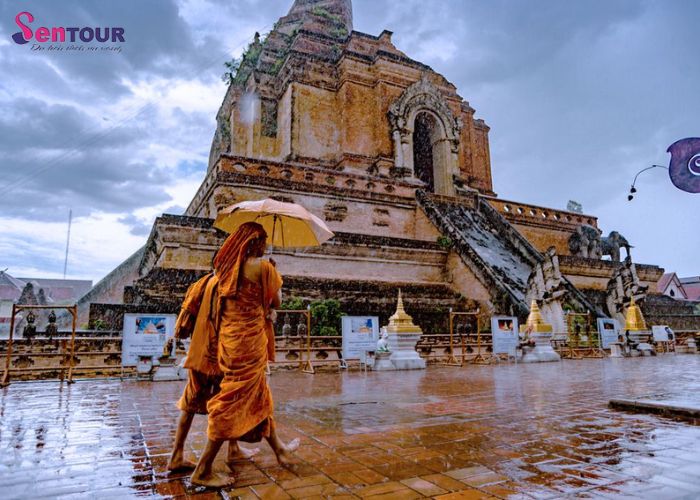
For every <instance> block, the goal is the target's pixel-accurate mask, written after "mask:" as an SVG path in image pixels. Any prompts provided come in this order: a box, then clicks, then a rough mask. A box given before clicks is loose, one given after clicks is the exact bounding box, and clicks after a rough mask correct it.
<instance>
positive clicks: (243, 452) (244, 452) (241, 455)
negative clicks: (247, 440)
mask: <svg viewBox="0 0 700 500" xmlns="http://www.w3.org/2000/svg"><path fill="white" fill-rule="evenodd" d="M258 453H260V448H251V449H248V448H243V447H241V446H237V447H236V448H235V449H233V450H232V449H231V448H230V447H229V450H228V456H227V457H226V466H227V467H228V468H229V469H230V470H231V472H233V468H234V465H235V463H236V461H237V460H247V459H249V458H251V457H254V456H255V455H257V454H258Z"/></svg>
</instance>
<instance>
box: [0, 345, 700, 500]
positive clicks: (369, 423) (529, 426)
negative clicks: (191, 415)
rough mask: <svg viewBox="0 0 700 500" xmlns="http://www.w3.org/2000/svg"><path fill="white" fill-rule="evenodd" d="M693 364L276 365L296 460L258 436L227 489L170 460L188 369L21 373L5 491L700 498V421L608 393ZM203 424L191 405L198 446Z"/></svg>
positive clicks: (1, 447)
mask: <svg viewBox="0 0 700 500" xmlns="http://www.w3.org/2000/svg"><path fill="white" fill-rule="evenodd" d="M699 373H700V357H699V356H689V355H686V356H681V355H676V356H674V355H663V356H658V357H656V358H635V359H604V360H581V361H564V362H562V363H546V364H542V365H527V366H524V365H517V366H516V365H508V364H504V365H500V366H469V367H465V368H438V367H430V368H429V369H428V370H426V371H422V372H392V373H387V372H385V373H369V374H366V375H365V374H362V373H345V374H342V375H338V374H333V373H322V374H317V375H306V374H300V373H297V372H279V373H274V374H273V375H272V379H271V380H272V388H273V394H274V396H275V399H276V407H277V413H276V417H277V421H278V423H279V427H280V432H281V434H282V435H283V437H284V438H285V439H290V438H293V437H300V438H301V440H302V447H301V449H300V451H299V452H298V462H299V463H298V465H297V466H296V467H295V468H294V469H293V470H287V469H283V468H280V467H279V466H277V464H276V462H275V460H274V457H273V455H272V453H271V452H270V450H269V447H267V445H265V444H261V445H260V447H261V449H262V451H261V453H260V454H259V455H258V456H256V457H255V458H254V459H253V460H250V461H243V462H241V463H239V464H238V467H237V472H236V478H237V481H236V484H235V487H234V488H231V489H230V490H228V491H222V492H217V491H212V490H204V489H203V488H194V487H192V486H191V485H190V484H189V481H188V480H187V476H186V475H175V476H172V475H169V474H168V473H167V472H166V470H165V464H166V462H167V459H168V453H169V451H170V446H171V442H172V437H173V433H174V429H175V421H176V418H177V410H176V409H175V407H174V401H175V400H176V398H177V397H178V396H179V394H180V391H181V388H182V385H183V384H182V383H176V382H172V383H171V382H161V383H147V382H123V383H120V382H119V381H114V380H89V381H87V380H86V381H80V382H78V383H76V384H74V385H72V386H66V385H63V386H61V385H60V384H59V383H58V382H27V383H13V384H12V385H11V386H10V387H8V388H6V389H4V390H2V392H0V497H2V498H36V497H38V496H47V497H59V496H62V495H66V496H67V497H70V498H110V497H113V498H128V497H136V496H146V497H183V498H184V497H185V495H189V496H197V497H198V498H236V497H241V498H257V497H261V498H290V497H293V498H311V497H318V498H327V497H331V496H332V497H336V496H338V497H346V498H356V497H360V498H368V497H371V498H418V497H423V496H434V497H439V496H442V498H493V497H496V498H531V497H534V498H547V497H552V498H561V497H563V496H566V495H571V496H573V497H579V496H580V497H584V498H618V497H630V496H633V497H641V498H658V499H661V498H663V499H666V498H697V497H698V495H700V480H698V478H700V466H699V465H698V458H700V427H697V426H693V425H689V424H688V423H685V422H680V421H674V420H672V419H668V418H662V417H657V416H653V415H645V414H634V413H628V412H619V411H615V410H612V409H609V408H608V407H607V405H608V401H609V400H610V399H611V398H615V397H627V398H641V397H644V396H647V395H650V394H659V393H664V394H671V395H672V394H674V393H677V394H692V393H693V392H694V393H695V394H698V388H699V386H700V375H698V374H699ZM205 430H206V419H205V418H204V417H196V418H195V422H194V425H193V428H192V431H191V433H190V438H189V440H188V455H189V458H192V459H195V458H196V457H198V454H199V452H200V450H201V449H202V447H203V444H204V440H205V437H206V435H205ZM216 466H217V468H218V469H220V470H224V467H225V466H224V464H223V462H217V464H216Z"/></svg>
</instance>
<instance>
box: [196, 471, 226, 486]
mask: <svg viewBox="0 0 700 500" xmlns="http://www.w3.org/2000/svg"><path fill="white" fill-rule="evenodd" d="M190 481H191V482H192V484H198V485H200V486H206V487H207V488H225V487H226V486H232V485H233V483H234V482H235V478H233V477H231V476H227V475H225V474H220V473H218V472H210V473H209V474H207V475H204V474H192V477H190Z"/></svg>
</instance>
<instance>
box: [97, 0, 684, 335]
mask: <svg viewBox="0 0 700 500" xmlns="http://www.w3.org/2000/svg"><path fill="white" fill-rule="evenodd" d="M475 114H476V111H475V110H474V108H472V107H471V105H470V104H469V103H468V102H467V101H466V100H464V99H463V98H462V97H461V96H460V95H459V94H458V92H457V88H456V87H455V86H454V85H453V84H452V83H451V82H450V81H449V80H448V79H447V78H446V77H445V76H443V75H440V74H439V73H436V72H435V71H434V70H433V69H432V68H431V67H430V66H428V65H426V64H424V63H422V62H420V61H416V60H414V59H412V58H411V57H410V55H407V54H405V53H404V52H402V51H401V50H400V49H399V48H397V47H396V46H395V45H394V43H393V41H392V32H390V31H388V30H384V31H382V32H381V33H380V34H378V35H373V34H367V33H362V32H359V31H355V30H354V27H353V22H352V4H351V1H350V0H296V1H294V2H292V4H291V8H290V9H289V11H288V12H287V14H286V15H283V16H282V17H281V18H279V20H278V21H277V22H276V23H275V25H274V28H273V29H272V31H270V33H269V34H268V35H267V36H266V37H261V36H259V35H256V36H255V37H254V39H253V40H252V41H251V43H250V45H249V47H248V49H247V50H246V51H245V53H244V54H243V57H242V61H241V64H240V66H239V68H238V71H237V73H236V74H235V75H233V77H232V79H231V82H230V84H229V86H228V89H227V91H226V94H225V96H224V99H223V102H222V105H221V107H220V109H219V112H218V113H217V116H216V130H215V133H214V137H213V140H212V145H211V152H210V158H209V166H208V170H207V172H206V175H204V178H203V180H202V184H201V186H200V187H199V189H198V190H197V193H196V194H195V196H194V197H193V199H192V201H191V202H190V204H189V206H188V207H187V210H186V212H185V214H184V215H173V214H163V215H162V216H161V217H159V218H157V219H156V221H155V223H154V227H153V230H152V231H151V233H150V236H149V238H148V240H147V242H146V245H145V247H144V249H143V251H142V252H141V253H139V254H138V255H137V256H136V257H134V258H132V259H131V260H129V261H128V262H125V263H124V264H123V265H122V266H120V271H119V273H118V275H119V276H129V277H134V276H135V278H133V279H131V281H130V282H128V283H126V282H125V281H124V280H116V278H115V280H114V283H112V284H111V285H110V283H102V284H101V285H100V286H101V288H100V290H102V291H101V292H100V293H94V294H92V295H91V296H90V300H91V302H92V304H91V306H90V308H91V313H90V315H91V318H92V319H98V318H100V319H103V320H105V321H107V320H109V321H110V322H115V321H116V322H117V323H116V324H114V325H113V326H115V327H120V326H121V325H120V324H118V321H119V320H118V318H119V317H120V315H121V314H122V313H123V312H130V311H139V312H143V311H144V310H148V311H160V312H177V310H178V309H179V305H180V301H181V299H182V296H183V294H184V292H185V290H186V288H187V286H188V285H189V284H190V283H191V282H193V281H194V280H195V279H197V278H198V277H199V276H201V275H202V274H203V273H205V272H206V271H207V270H208V269H209V268H210V265H211V259H212V256H213V254H214V252H215V251H216V249H217V248H218V246H219V245H220V244H221V243H222V241H223V238H224V236H225V235H224V234H222V233H221V232H219V231H216V230H215V229H213V227H212V223H213V219H214V218H215V217H216V215H217V213H218V211H219V210H221V209H222V208H223V207H226V206H228V205H230V204H233V203H237V202H240V201H243V200H255V199H262V198H268V197H269V198H275V199H278V200H282V201H291V202H296V203H299V204H301V205H303V206H304V207H306V208H307V209H308V210H310V211H311V212H312V213H314V214H315V215H317V216H318V217H321V218H322V219H324V220H325V221H326V222H327V224H328V225H329V227H330V228H331V229H332V230H333V231H334V232H335V233H336V236H335V237H334V238H333V239H332V240H330V241H329V242H328V243H327V244H325V245H323V246H322V247H319V248H312V249H296V250H294V249H285V250H277V251H275V260H276V261H277V263H278V267H279V269H280V270H281V272H282V273H283V275H284V279H285V285H284V293H285V295H286V296H296V297H299V298H302V299H307V300H313V299H320V298H328V297H332V298H336V299H338V300H340V302H341V304H342V308H343V311H344V312H346V313H348V314H359V315H368V314H372V315H378V316H379V317H380V321H381V322H382V323H385V322H386V321H387V320H388V317H389V315H390V314H391V313H392V312H393V308H394V304H393V300H392V297H394V296H395V292H396V289H397V288H401V290H402V292H403V294H404V297H405V298H406V300H407V303H410V304H411V307H412V308H413V309H412V310H411V311H409V313H410V314H411V315H412V316H413V318H414V321H415V322H416V324H418V325H420V326H422V327H423V328H424V331H425V332H427V333H432V331H444V328H446V319H445V318H446V316H445V313H444V311H446V310H447V309H448V308H450V307H452V308H453V309H454V310H464V308H465V307H467V304H472V305H473V304H479V305H480V306H481V307H482V310H483V311H490V312H493V313H499V314H515V315H517V316H519V317H521V319H522V320H524V319H525V318H526V317H527V314H528V313H529V309H530V300H531V299H532V298H536V299H537V300H540V301H541V302H542V303H543V314H544V315H546V316H548V317H550V318H554V317H555V316H560V312H559V308H561V307H563V305H564V304H568V305H569V306H571V307H573V308H575V309H577V310H581V311H585V310H590V311H594V312H595V313H596V314H598V315H601V316H607V315H609V314H611V313H610V312H608V309H609V306H608V300H607V299H606V297H607V296H608V295H610V296H611V297H613V298H612V299H611V300H612V302H613V303H614V308H615V313H616V312H617V308H618V304H619V302H620V297H622V296H623V295H624V296H625V297H627V296H628V295H629V292H628V290H630V288H629V286H627V285H625V283H626V281H625V280H627V278H626V277H625V276H623V275H622V274H620V273H622V272H623V271H618V270H617V269H618V266H619V265H620V264H619V263H617V262H612V261H609V260H601V258H600V257H601V256H602V253H603V251H604V249H605V248H608V247H609V248H610V249H611V250H610V251H611V252H612V254H611V255H612V256H613V257H615V256H617V257H618V258H619V249H620V245H622V247H625V244H626V242H623V241H622V240H620V239H619V238H617V237H614V238H613V236H614V235H612V234H611V237H609V239H610V241H609V242H608V243H610V245H608V247H606V245H605V243H606V241H605V240H604V239H603V238H602V237H601V231H600V230H599V228H598V220H597V218H596V217H595V216H593V215H587V214H583V213H577V212H569V211H567V210H559V209H554V208H547V207H539V206H536V205H531V204H528V203H526V202H519V201H512V200H504V199H502V198H499V197H498V196H497V195H496V193H495V192H494V190H493V185H492V176H491V158H490V152H489V127H488V125H486V123H485V122H484V121H483V120H481V119H479V118H476V117H475ZM497 167H498V166H496V168H497ZM618 236H619V235H618ZM577 238H578V239H577ZM573 240H576V241H573ZM625 269H627V268H625ZM630 272H632V271H631V270H630ZM634 273H636V276H637V278H636V279H637V280H638V282H639V286H647V287H648V289H649V290H653V289H655V284H656V281H658V279H659V278H660V276H661V274H662V270H661V269H659V268H658V267H656V266H648V265H642V264H636V266H635V268H634ZM613 278H614V279H613ZM618 278H619V279H618ZM611 280H612V281H611ZM620 280H621V281H622V291H620V286H619V283H620ZM633 281H634V279H633ZM609 283H613V284H614V286H613V285H612V284H611V285H610V287H609V286H608V284H609ZM125 285H126V286H125ZM652 285H653V286H652ZM110 286H111V287H110ZM625 286H627V288H625ZM112 288H118V289H120V290H121V295H122V296H123V303H122V304H114V303H109V304H108V303H106V302H113V300H111V298H112V297H113V295H114V294H115V291H114V290H113V289H112ZM608 290H610V291H608ZM101 297H104V300H100V298H101ZM100 302H103V303H100ZM646 302H647V303H649V300H648V299H647V301H646ZM610 307H613V306H610ZM615 313H612V314H615ZM647 314H648V312H647V311H645V315H647ZM115 318H116V319H115ZM549 321H550V322H552V323H554V324H556V325H557V328H559V329H560V328H562V324H561V321H556V320H552V319H550V320H549ZM666 324H670V325H672V322H670V321H667V322H666Z"/></svg>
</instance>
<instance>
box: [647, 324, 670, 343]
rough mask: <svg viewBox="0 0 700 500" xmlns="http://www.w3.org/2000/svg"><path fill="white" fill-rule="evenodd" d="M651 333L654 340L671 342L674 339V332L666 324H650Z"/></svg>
mask: <svg viewBox="0 0 700 500" xmlns="http://www.w3.org/2000/svg"><path fill="white" fill-rule="evenodd" d="M651 334H652V335H653V336H654V342H673V341H674V340H676V334H675V333H673V330H671V329H670V328H669V327H668V326H666V325H654V326H652V327H651Z"/></svg>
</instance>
